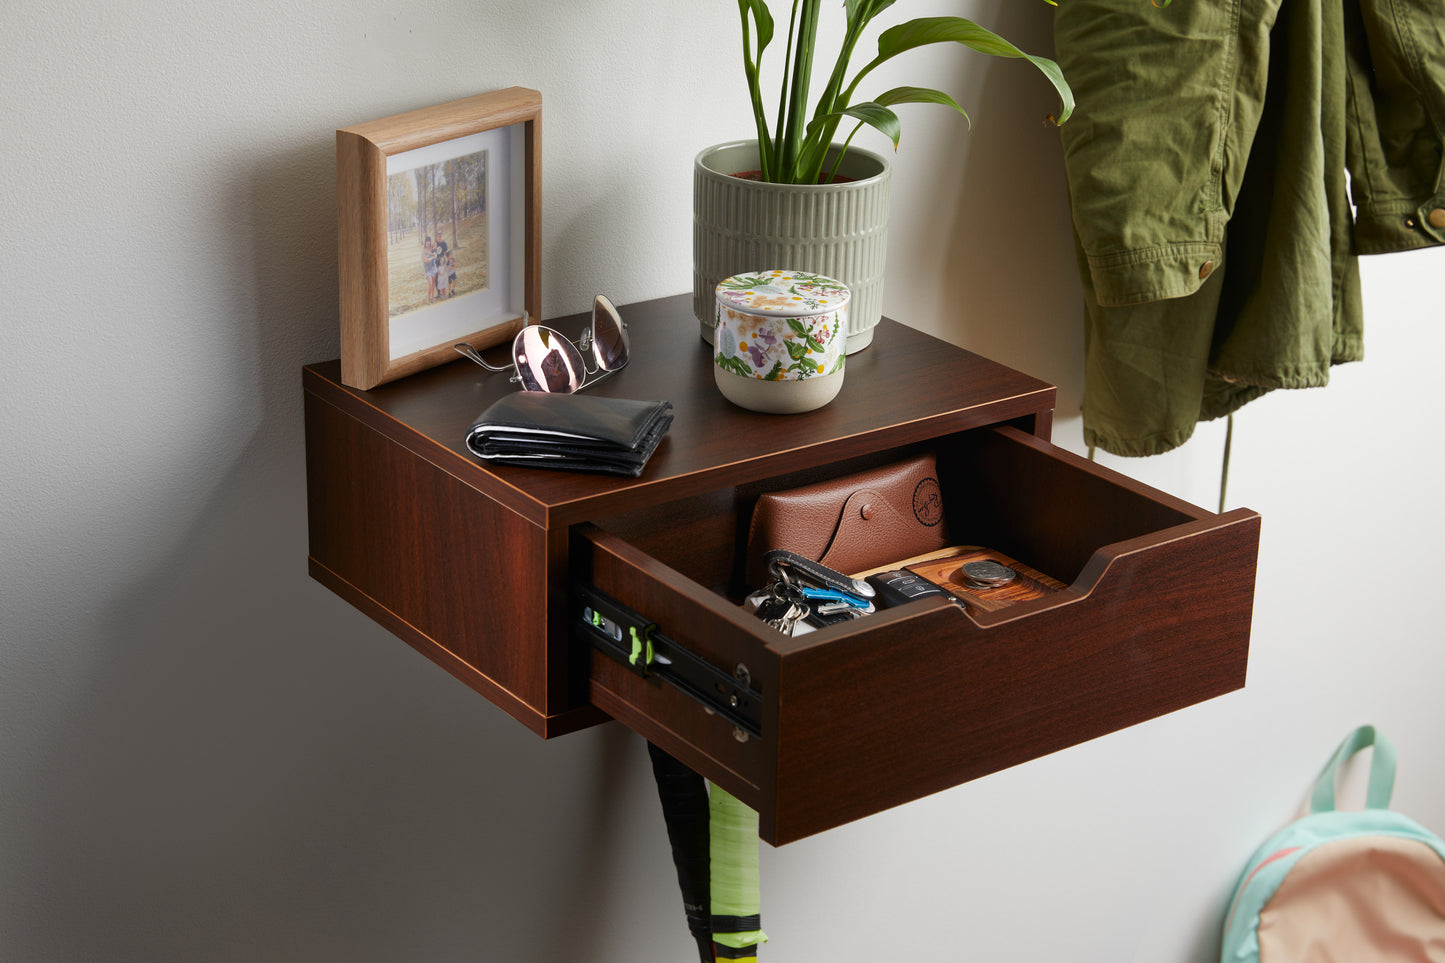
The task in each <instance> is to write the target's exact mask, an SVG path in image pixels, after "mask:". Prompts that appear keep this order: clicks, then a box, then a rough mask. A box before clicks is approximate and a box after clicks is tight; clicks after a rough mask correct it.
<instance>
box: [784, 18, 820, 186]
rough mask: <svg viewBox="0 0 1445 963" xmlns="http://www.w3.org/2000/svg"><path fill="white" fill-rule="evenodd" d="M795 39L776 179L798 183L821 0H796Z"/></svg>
mask: <svg viewBox="0 0 1445 963" xmlns="http://www.w3.org/2000/svg"><path fill="white" fill-rule="evenodd" d="M798 3H799V5H800V6H801V10H800V13H799V17H798V43H797V47H796V48H795V49H794V51H793V76H792V84H791V86H790V90H789V93H788V110H787V122H786V123H785V124H784V126H783V127H782V128H781V129H780V130H779V131H778V141H779V150H778V180H779V181H780V182H784V183H790V184H796V183H798V173H799V172H798V170H797V164H798V155H799V153H800V151H801V150H802V146H803V123H804V118H805V115H806V113H807V110H808V82H809V80H810V79H811V77H812V74H813V46H814V44H815V43H816V42H817V39H818V8H819V6H821V0H798Z"/></svg>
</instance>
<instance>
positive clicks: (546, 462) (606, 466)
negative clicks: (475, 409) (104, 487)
mask: <svg viewBox="0 0 1445 963" xmlns="http://www.w3.org/2000/svg"><path fill="white" fill-rule="evenodd" d="M671 425H672V403H671V402H669V401H633V400H631V399H627V398H601V397H596V396H593V395H580V394H549V393H548V392H545V391H516V392H513V393H512V394H509V395H507V396H506V397H504V398H503V399H502V400H501V401H498V402H496V403H495V404H493V405H492V406H491V407H490V408H488V409H487V410H486V411H484V412H482V416H481V417H480V418H478V419H477V422H476V424H474V425H472V427H471V428H470V429H469V430H468V431H467V448H468V450H470V451H471V453H472V454H474V455H476V456H477V457H478V458H484V459H486V460H487V461H489V462H494V463H497V464H502V465H522V466H525V467H527V468H555V469H560V470H563V471H588V472H605V473H607V474H610V475H627V476H629V477H632V478H636V477H637V476H638V475H641V474H642V469H643V468H644V467H645V466H646V465H647V459H648V458H650V457H652V453H653V451H655V450H656V449H657V446H658V443H659V442H661V441H662V437H663V435H666V434H667V429H668V428H669V427H670V426H671Z"/></svg>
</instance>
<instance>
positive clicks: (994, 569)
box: [959, 559, 1018, 588]
mask: <svg viewBox="0 0 1445 963" xmlns="http://www.w3.org/2000/svg"><path fill="white" fill-rule="evenodd" d="M959 572H960V574H962V575H963V578H964V582H965V584H967V585H969V586H970V587H971V588H997V587H998V586H1000V585H1007V584H1008V583H1010V582H1012V581H1013V580H1014V579H1015V578H1017V577H1018V573H1017V572H1015V571H1014V570H1013V569H1011V568H1009V567H1008V566H1007V565H1001V564H999V563H998V562H994V561H991V560H989V559H981V560H979V561H976V562H964V563H963V567H962V568H960V569H959Z"/></svg>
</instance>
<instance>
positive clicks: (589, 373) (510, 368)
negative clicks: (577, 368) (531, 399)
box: [452, 294, 632, 394]
mask: <svg viewBox="0 0 1445 963" xmlns="http://www.w3.org/2000/svg"><path fill="white" fill-rule="evenodd" d="M603 313H605V314H607V315H609V316H610V317H611V319H612V321H613V322H614V323H615V324H616V325H617V328H618V331H619V332H620V333H621V335H622V343H623V356H622V361H621V363H620V364H617V365H614V366H613V367H610V368H609V367H607V366H606V365H605V364H604V363H603V361H602V358H601V355H600V348H599V347H598V344H597V336H596V331H597V320H598V317H599V315H601V314H603ZM522 322H523V323H522V329H521V330H520V331H518V332H517V334H516V336H515V337H513V338H512V363H511V364H508V365H494V364H491V363H490V362H488V361H487V360H486V359H485V358H483V357H482V354H481V352H480V351H478V350H477V349H476V348H474V347H473V346H472V345H471V343H470V342H467V341H461V342H458V343H457V344H455V345H453V346H452V347H453V348H454V349H455V350H456V352H457V353H458V354H460V355H462V356H463V357H465V358H470V359H471V360H472V361H475V362H476V363H477V364H479V365H481V366H482V367H483V368H486V369H487V370H488V371H500V372H511V375H512V376H511V378H509V379H508V380H509V381H511V382H512V384H520V385H522V386H523V388H524V390H527V391H544V392H547V393H548V394H576V393H577V392H579V391H584V390H586V389H588V388H590V387H592V386H593V385H595V384H597V382H599V381H601V380H602V379H604V378H606V377H607V376H608V375H610V374H613V373H615V372H617V371H621V370H622V369H623V368H625V367H627V362H628V361H630V360H631V357H632V351H631V345H630V344H629V343H628V337H627V322H626V321H624V320H622V315H621V314H619V313H618V311H617V307H616V306H615V305H614V304H613V303H612V302H611V301H610V300H609V299H608V298H607V297H606V296H605V295H602V294H599V295H597V296H596V297H595V298H594V299H593V301H592V323H591V324H589V325H588V326H587V328H586V329H585V330H584V331H583V332H582V335H581V337H579V338H578V339H577V340H576V341H573V340H572V339H570V338H568V337H567V336H566V335H564V334H562V332H560V331H558V330H557V329H556V328H552V327H549V326H547V325H544V324H533V323H532V319H531V316H530V315H525V314H524V315H523V319H522ZM538 331H542V332H546V333H548V334H551V335H552V336H553V337H555V338H556V339H557V340H559V341H560V342H562V343H563V344H565V345H566V346H567V347H568V348H570V349H571V350H572V351H574V352H576V353H577V357H578V359H579V360H580V361H581V362H582V364H581V379H580V381H579V382H578V384H577V387H576V388H573V389H572V390H571V391H552V390H550V389H549V388H547V387H544V386H541V382H539V383H538V384H539V387H537V388H531V387H528V386H527V379H526V377H525V376H524V375H523V374H522V370H523V364H522V362H523V360H524V359H522V358H520V357H519V356H520V354H521V351H522V347H523V339H524V338H526V337H527V336H528V335H533V336H535V335H536V334H537V332H538ZM554 350H555V349H554ZM568 367H569V368H570V367H571V366H570V364H569V366H568Z"/></svg>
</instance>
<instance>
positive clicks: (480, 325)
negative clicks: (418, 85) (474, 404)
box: [336, 87, 542, 390]
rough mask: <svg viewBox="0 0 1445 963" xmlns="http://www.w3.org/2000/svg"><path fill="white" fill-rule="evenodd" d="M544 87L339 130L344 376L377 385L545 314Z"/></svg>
mask: <svg viewBox="0 0 1445 963" xmlns="http://www.w3.org/2000/svg"><path fill="white" fill-rule="evenodd" d="M541 128H542V95H541V94H540V93H538V92H537V91H535V90H531V89H529V88H526V87H508V88H506V89H504V90H498V91H493V92H491V93H486V94H479V95H477V96H474V97H467V98H464V99H462V100H454V101H451V102H449V103H445V104H438V105H436V106H433V107H425V108H422V109H420V110H413V111H409V112H407V113H403V114H396V115H394V116H391V117H383V118H381V119H380V120H373V121H368V122H366V123H362V124H356V125H354V126H351V127H345V128H341V129H339V130H337V131H336V195H337V234H338V244H337V250H338V258H339V264H338V268H339V276H340V287H341V380H342V382H343V383H344V384H346V385H349V386H351V387H353V388H361V389H364V390H370V389H371V388H374V387H376V386H378V385H381V384H385V383H387V382H390V381H395V380H396V379H398V378H403V377H406V376H407V375H412V374H416V373H417V372H420V371H425V370H427V369H428V368H433V367H435V366H437V365H439V364H443V363H445V362H448V361H453V360H458V359H460V357H461V356H460V355H458V354H457V353H456V352H455V351H454V350H453V348H452V345H454V344H456V343H457V342H460V341H469V342H471V344H472V346H473V347H475V348H477V349H482V348H486V347H490V346H492V345H495V344H499V343H501V342H503V341H506V340H508V339H510V338H512V337H513V336H514V335H515V334H516V332H517V331H518V330H519V329H520V328H521V327H522V325H523V324H525V323H527V321H528V320H529V319H530V320H536V319H537V318H539V317H540V316H541V300H542V284H541V272H540V262H541V216H542V203H541V190H542V187H541V185H542V176H541V175H542V152H541Z"/></svg>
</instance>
